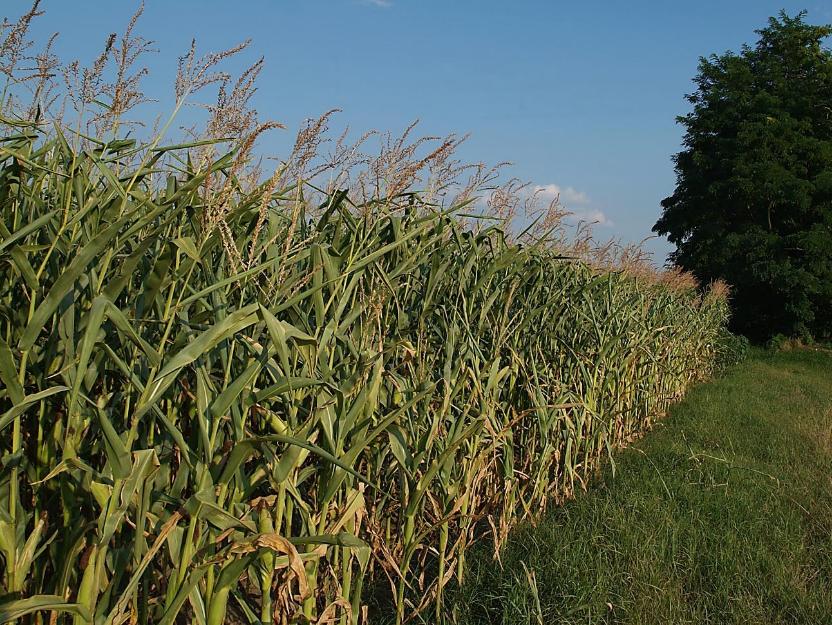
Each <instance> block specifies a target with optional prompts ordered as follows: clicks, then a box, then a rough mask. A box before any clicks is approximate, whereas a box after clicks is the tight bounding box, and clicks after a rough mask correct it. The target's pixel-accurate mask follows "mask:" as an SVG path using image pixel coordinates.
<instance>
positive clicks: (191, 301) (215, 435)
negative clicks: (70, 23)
mask: <svg viewBox="0 0 832 625" xmlns="http://www.w3.org/2000/svg"><path fill="white" fill-rule="evenodd" d="M7 127H8V128H12V130H9V131H8V132H7V133H6V135H5V136H4V137H3V138H2V141H0V216H1V217H0V380H2V389H0V432H2V434H3V436H2V438H0V458H2V477H0V561H1V562H2V564H3V566H2V570H1V572H0V622H11V621H15V620H17V619H27V620H28V622H34V623H46V622H49V623H56V622H60V623H69V622H72V623H73V624H75V625H81V624H85V625H92V624H95V625H115V624H121V623H126V622H130V623H163V624H171V623H182V622H194V623H198V624H199V625H218V624H220V623H224V622H246V623H271V622H276V623H289V622H308V623H327V622H339V623H358V622H366V620H367V618H368V613H367V604H366V601H367V598H368V597H370V596H372V595H373V594H374V593H379V592H383V591H384V589H385V588H389V590H388V591H387V592H388V593H389V596H391V597H392V598H393V601H392V603H393V606H394V607H393V611H394V612H395V614H394V618H395V619H396V620H397V622H405V621H407V620H409V619H413V618H417V617H421V618H425V619H427V620H428V621H433V622H440V621H442V620H445V619H448V618H452V617H453V614H452V610H450V609H449V607H448V606H446V605H445V604H444V602H443V600H442V597H443V589H444V588H445V587H446V586H447V585H448V584H449V583H451V582H454V583H459V582H461V581H462V579H463V576H464V571H465V552H466V549H467V548H468V547H469V546H470V545H471V544H472V542H474V541H476V540H482V539H485V538H490V539H491V540H493V541H494V543H495V546H496V547H499V544H500V542H501V541H502V540H503V539H504V537H505V535H506V533H507V532H508V531H509V530H510V529H511V527H513V526H514V525H515V524H516V523H517V522H518V521H519V520H521V519H523V518H528V517H534V516H536V515H538V514H539V513H540V511H541V510H542V509H543V508H545V506H546V505H548V503H549V502H552V501H560V500H562V499H563V498H565V497H568V496H569V495H570V494H571V493H573V492H574V491H575V490H576V488H580V487H581V486H582V485H583V484H584V483H585V481H586V479H587V477H588V476H589V475H590V473H591V471H593V470H594V468H595V467H596V466H597V464H598V462H599V460H600V459H601V458H603V457H605V456H607V455H608V453H609V452H610V450H612V449H614V448H615V447H616V446H619V445H621V444H623V443H625V442H627V441H628V440H630V439H632V438H633V437H635V436H638V435H640V434H641V433H643V432H644V431H645V430H646V429H648V428H649V427H650V425H651V423H652V421H653V420H654V419H655V418H657V417H659V416H661V414H662V413H663V412H664V411H665V409H666V408H667V407H668V406H669V405H670V404H671V403H672V402H673V401H676V400H677V399H678V398H679V397H680V396H681V395H683V394H684V392H685V390H686V389H687V388H688V387H689V386H690V385H691V384H692V383H694V382H696V381H698V380H701V379H703V378H705V377H707V376H708V375H709V374H710V372H711V370H712V367H713V362H714V357H715V354H716V340H717V337H718V336H719V334H720V332H721V331H722V329H723V327H724V325H725V322H726V316H727V306H726V302H725V298H724V296H723V295H721V294H720V293H719V292H717V291H712V292H709V293H706V294H704V295H703V294H701V293H700V292H699V291H698V290H697V289H695V288H691V287H684V288H683V287H679V286H673V285H672V284H667V283H663V282H662V281H661V280H657V279H648V278H645V277H644V276H636V275H632V274H630V273H628V272H626V271H615V270H600V269H598V268H594V267H592V266H590V265H589V264H586V263H584V262H582V261H579V260H576V259H572V258H567V257H565V256H564V254H563V252H561V251H558V250H557V249H553V248H552V247H551V246H549V245H546V244H545V243H543V242H539V243H533V244H529V245H522V246H521V245H518V244H516V243H512V242H511V240H510V239H509V238H508V237H507V235H506V233H505V232H503V231H502V230H501V229H500V228H499V227H493V226H491V227H482V228H479V229H471V228H468V227H466V226H465V225H464V223H463V222H462V221H461V220H459V219H458V218H457V214H458V212H459V210H460V209H461V208H463V207H462V206H452V207H449V208H447V209H442V210H440V209H439V208H437V207H436V206H434V205H432V204H430V203H428V202H426V201H423V200H422V199H421V198H420V196H419V194H418V193H416V192H415V191H414V190H405V191H402V192H397V193H396V194H395V195H393V196H390V197H385V198H382V199H374V200H372V201H367V202H364V203H355V204H354V203H353V198H350V197H349V194H348V193H347V192H346V191H340V190H339V191H335V192H332V193H326V194H323V195H321V194H320V193H318V194H317V195H316V194H315V193H314V189H313V188H312V187H311V186H310V184H309V183H308V181H304V180H303V179H298V180H296V181H294V182H293V183H292V184H286V185H283V186H281V187H279V188H278V187H276V186H275V184H274V180H272V181H268V182H263V183H258V184H256V185H254V186H253V187H246V186H245V185H243V184H242V183H241V181H240V176H239V173H240V159H241V158H242V157H241V156H240V154H237V153H234V152H230V153H228V154H225V155H220V156H218V157H216V158H214V159H213V160H212V161H210V162H208V163H207V164H204V165H200V164H197V163H202V162H203V161H198V160H197V159H194V158H191V154H192V153H193V151H194V150H195V149H196V148H198V147H199V146H195V145H190V146H189V145H179V146H168V147H165V146H159V145H157V143H156V142H154V143H150V144H141V143H136V142H135V141H133V140H129V139H117V140H116V139H111V140H109V141H97V140H94V139H87V140H86V141H85V142H78V141H74V140H71V139H68V138H67V135H66V134H65V131H64V130H62V129H61V128H60V127H56V128H55V129H53V130H50V131H44V130H42V129H41V128H39V127H38V126H36V125H35V124H33V123H28V122H12V121H9V120H7ZM79 146H81V147H79ZM311 197H318V198H319V200H320V201H317V202H312V200H311V199H310V198H311Z"/></svg>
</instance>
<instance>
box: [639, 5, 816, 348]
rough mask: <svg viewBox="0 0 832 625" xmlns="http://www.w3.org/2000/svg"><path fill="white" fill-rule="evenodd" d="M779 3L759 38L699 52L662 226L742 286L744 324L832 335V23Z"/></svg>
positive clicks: (738, 299)
mask: <svg viewBox="0 0 832 625" xmlns="http://www.w3.org/2000/svg"><path fill="white" fill-rule="evenodd" d="M804 18H805V13H800V14H798V15H797V16H795V17H790V16H789V15H787V14H786V13H784V12H781V13H780V15H779V16H778V17H773V18H770V19H769V23H768V26H767V27H766V28H763V29H762V30H758V31H756V32H757V33H758V34H759V41H758V42H757V44H756V45H755V46H754V47H751V46H748V45H746V46H743V48H742V50H741V51H740V53H739V54H737V53H734V52H727V53H725V54H722V55H712V56H710V57H709V58H702V59H700V62H699V72H698V75H697V76H696V78H695V79H694V82H695V84H696V91H695V92H694V93H692V94H689V95H688V96H687V99H688V101H689V102H690V103H691V104H692V107H693V108H692V110H691V112H690V113H688V114H687V115H684V116H682V117H679V118H678V121H679V123H681V124H682V125H683V126H684V127H685V129H686V133H685V136H684V143H683V150H682V151H681V152H679V153H678V154H676V155H675V157H674V162H675V165H676V175H677V183H676V189H675V191H674V193H673V195H671V196H670V197H668V198H665V199H664V200H663V201H662V208H663V212H662V215H661V218H660V219H659V220H658V221H657V222H656V225H655V226H654V227H653V231H654V232H657V233H658V234H661V235H666V236H667V238H668V239H669V241H670V242H671V243H673V244H675V246H676V250H675V251H674V252H673V253H672V254H671V261H673V262H675V263H676V264H677V265H679V266H681V267H683V268H684V269H687V270H690V271H692V272H693V273H694V274H695V275H697V276H698V277H699V278H700V279H702V280H704V281H709V280H713V279H715V278H722V279H724V280H726V281H728V282H729V283H730V284H731V285H733V288H734V291H733V303H734V326H735V329H737V330H739V331H741V332H743V333H745V334H747V335H749V336H751V337H752V338H756V339H765V338H767V337H769V336H771V335H773V334H777V333H782V334H787V335H792V336H806V335H814V336H815V337H819V338H825V337H829V336H832V52H831V51H830V50H829V49H828V48H827V47H825V43H826V42H828V38H829V36H830V34H832V27H830V26H829V25H823V26H814V25H811V24H807V23H806V22H805V19H804Z"/></svg>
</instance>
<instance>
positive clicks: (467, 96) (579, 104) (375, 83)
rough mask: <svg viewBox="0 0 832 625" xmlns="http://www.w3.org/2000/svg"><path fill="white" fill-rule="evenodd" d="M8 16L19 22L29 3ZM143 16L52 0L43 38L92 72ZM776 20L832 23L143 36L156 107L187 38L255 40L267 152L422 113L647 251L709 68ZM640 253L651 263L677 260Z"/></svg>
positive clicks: (438, 20)
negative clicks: (49, 36) (276, 126)
mask: <svg viewBox="0 0 832 625" xmlns="http://www.w3.org/2000/svg"><path fill="white" fill-rule="evenodd" d="M12 4H13V3H12V2H7V3H4V5H5V8H6V12H9V11H10V6H11V5H12ZM14 4H15V5H17V6H16V7H15V10H14V11H11V12H12V13H13V14H14V17H16V16H17V14H18V13H19V12H20V11H22V10H23V8H24V6H25V5H26V4H27V3H25V2H18V1H17V0H15V2H14ZM136 6H137V4H136V3H134V2H129V1H122V0H118V1H115V0H108V1H106V2H105V1H100V2H93V1H91V0H74V1H72V2H69V1H66V0H45V1H44V8H45V9H46V15H45V16H44V17H42V18H40V19H39V21H38V22H37V26H36V29H35V32H36V33H47V32H52V31H60V33H61V35H60V38H59V40H58V45H57V51H58V53H59V54H60V56H61V57H62V58H64V59H68V58H79V59H80V60H81V61H82V63H90V62H91V61H92V60H93V59H94V58H95V56H97V54H98V53H99V51H100V49H101V46H102V44H103V42H104V39H105V38H106V34H107V33H109V32H113V31H118V32H120V31H121V30H123V27H124V26H125V25H126V22H127V20H128V19H129V17H130V15H131V14H132V12H133V11H134V10H135V8H136ZM781 8H782V9H785V10H787V11H788V12H790V13H796V12H797V11H799V10H801V9H806V10H807V11H808V20H809V21H811V22H823V23H826V22H832V3H827V2H821V1H819V0H803V2H796V3H795V2H787V1H785V0H779V1H774V2H772V1H769V0H721V1H716V0H699V1H696V2H679V1H663V2H659V1H654V2H645V1H641V2H639V1H631V2H612V1H609V2H593V1H586V2H575V1H574V0H573V1H569V2H567V1H561V0H551V1H542V0H535V1H532V0H527V1H523V0H515V1H508V0H505V1H502V2H498V1H496V0H479V1H476V0H445V1H439V0H252V1H246V2H244V1H242V0H239V1H237V2H229V1H227V0H226V1H214V0H200V1H197V0H167V1H165V0H147V2H146V10H145V14H144V16H143V18H142V22H141V25H140V28H139V30H140V32H141V34H143V35H144V36H145V37H147V38H149V39H152V40H154V41H155V42H156V47H157V48H158V49H159V50H160V52H159V53H158V54H156V55H155V57H153V58H152V59H151V61H150V67H151V74H150V76H149V77H148V78H147V79H146V82H145V86H146V90H147V91H148V92H149V94H151V95H153V96H155V97H157V98H159V99H160V100H162V101H163V102H164V101H167V100H168V99H170V98H172V95H171V94H172V86H171V85H172V82H173V77H174V75H175V71H176V58H177V56H178V55H179V54H181V53H182V52H184V51H185V50H186V49H187V47H188V46H189V44H190V40H191V37H196V38H197V43H198V46H199V48H200V49H201V50H203V51H207V50H218V49H221V48H225V47H229V46H231V45H233V44H235V43H238V42H239V41H241V40H243V39H246V38H249V37H251V38H252V39H253V40H254V41H253V45H252V47H251V49H250V50H248V51H246V53H245V56H244V57H243V58H241V59H239V63H238V64H237V66H236V67H237V68H239V67H240V66H241V65H242V64H243V63H245V64H246V65H247V64H250V63H251V62H253V61H254V60H256V58H258V57H259V56H260V55H263V56H265V58H266V67H265V69H264V71H263V74H262V79H261V81H260V83H259V91H258V93H257V96H256V108H258V110H259V111H260V113H261V117H268V118H272V119H276V120H278V121H280V122H283V123H284V124H286V126H287V130H286V131H279V132H278V133H277V134H273V135H272V136H271V138H269V139H268V140H267V141H266V145H264V146H263V147H264V149H265V150H266V151H272V152H275V151H276V152H278V153H285V151H286V149H287V147H288V145H289V144H290V142H291V140H292V139H293V136H294V131H295V130H297V128H298V126H299V124H300V123H301V122H302V121H303V120H304V119H306V118H308V117H313V116H317V115H319V114H320V113H323V112H324V111H326V110H329V109H331V108H340V109H342V110H343V112H342V113H340V114H339V116H338V118H337V123H336V124H335V126H337V127H343V126H346V125H349V126H350V127H351V128H352V129H354V130H355V131H357V132H361V131H364V130H369V129H380V130H391V131H393V132H400V131H401V130H403V129H404V128H405V127H406V126H407V125H408V124H409V123H410V122H411V121H413V120H415V119H417V118H418V119H420V120H421V124H420V128H421V131H422V132H423V133H425V134H445V133H449V132H458V133H460V134H464V133H471V138H470V139H469V140H468V141H467V142H466V143H465V144H464V145H463V147H462V148H461V151H460V154H461V156H462V157H463V158H464V159H465V160H468V161H477V162H479V161H485V162H488V163H495V162H500V161H506V160H508V161H511V162H512V163H513V164H514V165H513V167H512V169H511V175H515V176H518V177H519V178H522V179H524V180H528V181H530V182H531V183H532V184H533V185H540V186H548V185H557V187H558V188H559V189H560V190H561V198H562V200H563V202H564V204H565V205H566V207H567V208H568V209H571V210H574V211H576V212H579V213H581V214H584V215H593V216H596V217H597V218H599V219H601V221H602V223H601V224H600V225H599V226H597V227H596V232H597V234H598V236H599V237H608V236H616V237H620V238H621V239H622V240H624V241H639V240H641V239H643V238H644V237H647V236H649V235H650V228H651V227H652V225H653V223H654V222H655V220H656V218H657V216H658V214H659V210H660V208H659V202H660V201H661V199H662V198H663V197H665V196H666V195H668V194H669V193H670V192H671V191H672V190H673V186H674V180H675V179H674V174H673V168H672V164H671V161H670V156H671V154H673V153H674V152H676V151H678V149H679V145H680V141H681V136H682V131H681V128H680V127H679V126H678V125H676V124H675V116H676V115H679V114H682V113H684V112H685V111H686V110H687V107H686V102H685V100H684V98H683V96H684V94H685V93H686V92H688V91H690V90H691V89H692V86H691V78H692V77H693V76H694V74H695V72H696V65H697V60H698V58H699V56H702V55H708V54H710V53H712V52H722V51H725V50H727V49H733V50H736V49H738V48H739V46H740V45H741V44H742V43H744V42H749V43H753V42H754V41H755V39H756V35H755V34H754V32H753V31H754V29H756V28H760V27H762V26H763V25H765V22H766V19H767V17H768V16H770V15H774V14H776V13H777V12H778V11H779V10H780V9H781ZM231 67H232V69H233V68H234V65H232V66H231ZM551 188H553V187H551ZM647 248H648V249H649V250H650V251H652V252H653V253H654V258H655V260H656V261H658V262H661V261H663V260H664V256H665V254H666V253H667V251H669V249H670V247H669V246H668V245H667V243H666V242H665V241H663V240H651V241H649V242H648V243H647Z"/></svg>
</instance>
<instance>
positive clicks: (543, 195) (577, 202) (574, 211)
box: [529, 184, 615, 228]
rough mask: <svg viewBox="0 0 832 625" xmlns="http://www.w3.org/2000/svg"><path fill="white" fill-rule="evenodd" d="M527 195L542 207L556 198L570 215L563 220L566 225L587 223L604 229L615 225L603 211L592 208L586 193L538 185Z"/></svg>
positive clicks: (554, 186) (560, 187) (550, 185)
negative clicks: (535, 199)
mask: <svg viewBox="0 0 832 625" xmlns="http://www.w3.org/2000/svg"><path fill="white" fill-rule="evenodd" d="M529 193H530V194H531V195H536V196H537V201H538V203H539V204H540V205H544V206H545V205H546V204H549V203H551V202H553V201H554V200H555V199H556V198H558V199H559V203H560V205H561V206H563V208H564V209H565V210H567V211H569V213H570V214H569V215H567V216H566V217H565V218H564V219H565V221H567V222H568V223H572V224H577V223H578V222H589V223H593V224H595V225H598V226H602V227H606V228H612V227H614V226H615V223H614V222H613V221H612V219H610V218H609V217H607V215H606V214H605V213H604V211H602V210H600V209H598V208H593V207H592V201H591V200H590V199H589V196H588V195H587V194H586V192H584V191H578V190H577V189H575V188H574V187H562V186H560V185H558V184H542V185H541V184H539V185H535V186H533V187H531V188H530V189H529Z"/></svg>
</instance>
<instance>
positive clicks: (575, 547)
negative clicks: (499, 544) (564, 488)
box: [455, 350, 832, 625]
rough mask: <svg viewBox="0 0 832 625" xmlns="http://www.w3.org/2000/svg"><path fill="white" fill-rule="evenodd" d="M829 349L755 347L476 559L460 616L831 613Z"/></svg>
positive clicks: (570, 619)
mask: <svg viewBox="0 0 832 625" xmlns="http://www.w3.org/2000/svg"><path fill="white" fill-rule="evenodd" d="M831 374H832V354H830V353H828V352H823V351H809V350H800V351H792V352H779V353H769V352H762V351H758V352H755V353H754V354H753V357H752V358H751V359H749V360H748V361H746V362H745V363H743V364H742V365H739V366H737V367H735V368H734V369H732V370H731V371H730V372H729V374H728V375H726V376H725V377H723V378H721V379H719V380H717V381H715V382H713V383H709V384H705V385H701V386H699V387H697V388H695V389H694V390H693V391H692V392H691V393H690V394H689V395H688V396H687V398H686V399H685V400H684V401H683V402H682V403H680V404H678V405H676V406H675V407H674V408H672V409H671V411H670V415H669V417H668V418H667V419H666V420H665V421H664V422H662V423H661V425H660V426H659V427H658V428H657V430H656V431H655V432H654V433H651V434H650V435H649V436H647V437H646V438H645V439H643V440H642V441H641V442H639V443H638V444H636V445H634V446H632V447H631V448H630V449H628V450H626V451H624V452H622V453H620V454H619V455H618V456H617V467H616V469H617V470H616V474H615V476H614V477H613V474H612V471H611V470H610V467H607V470H605V471H604V472H603V475H602V476H600V477H599V479H598V481H597V483H596V484H594V485H593V486H592V487H590V489H589V492H587V493H585V494H583V495H581V496H579V497H578V498H577V499H576V500H575V501H573V502H570V503H569V504H567V505H565V506H563V507H561V508H559V509H557V510H554V511H552V512H551V513H550V514H549V515H548V516H547V517H546V518H545V519H544V520H543V521H542V522H540V523H539V524H538V525H537V527H532V526H530V525H525V526H523V527H521V528H519V529H518V530H517V531H516V532H514V533H513V534H512V536H511V537H510V539H509V541H508V543H507V544H506V545H505V546H504V548H503V550H502V555H501V559H502V567H500V566H497V565H496V564H495V563H493V561H492V559H491V557H490V553H485V552H484V551H485V550H483V551H481V552H479V553H478V554H477V555H476V557H472V558H471V560H469V566H470V568H469V572H470V576H469V577H468V579H467V582H466V584H465V585H464V587H463V588H462V589H461V590H460V591H459V593H458V595H457V598H456V599H457V605H456V607H455V609H456V611H457V613H458V615H459V620H460V622H465V623H469V624H474V623H489V624H490V623H495V624H496V623H502V624H504V625H509V624H515V623H517V624H519V623H535V624H537V623H555V622H562V623H628V624H633V625H635V624H648V623H662V624H664V623H674V624H679V623H697V624H700V623H720V624H722V623H761V624H762V623H805V624H818V625H820V624H822V623H832V481H830V476H832V375H831Z"/></svg>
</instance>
